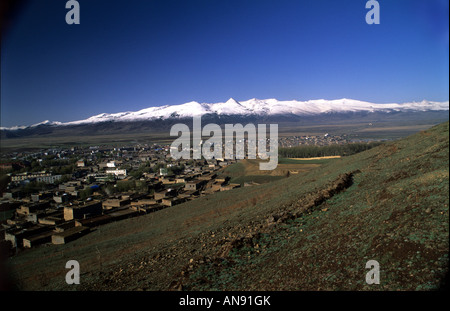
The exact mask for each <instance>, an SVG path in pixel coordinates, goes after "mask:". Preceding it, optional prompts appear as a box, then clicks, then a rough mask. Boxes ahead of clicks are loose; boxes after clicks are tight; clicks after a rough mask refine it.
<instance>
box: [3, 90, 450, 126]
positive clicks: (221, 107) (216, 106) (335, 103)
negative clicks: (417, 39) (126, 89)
mask: <svg viewBox="0 0 450 311" xmlns="http://www.w3.org/2000/svg"><path fill="white" fill-rule="evenodd" d="M448 110H449V101H444V102H438V101H428V100H422V101H420V102H415V101H414V102H407V103H401V104H399V103H384V104H379V103H371V102H366V101H360V100H354V99H347V98H342V99H335V100H325V99H317V100H308V101H297V100H288V101H281V100H277V99H274V98H270V99H262V100H260V99H257V98H252V99H249V100H246V101H237V100H235V99H234V98H230V99H228V100H227V101H226V102H217V103H199V102H197V101H190V102H187V103H184V104H179V105H164V106H157V107H148V108H144V109H140V110H138V111H125V112H118V113H101V114H98V115H94V116H91V117H89V118H87V119H82V120H76V121H69V122H59V121H49V120H45V121H43V122H39V123H36V124H33V125H29V126H13V127H0V130H2V131H17V130H25V129H32V128H36V127H39V126H76V125H89V124H97V123H102V122H136V121H155V120H169V119H183V118H192V117H195V116H204V115H215V116H219V117H220V116H248V117H276V116H295V117H306V116H317V115H321V114H330V113H374V112H385V113H390V112H427V111H448Z"/></svg>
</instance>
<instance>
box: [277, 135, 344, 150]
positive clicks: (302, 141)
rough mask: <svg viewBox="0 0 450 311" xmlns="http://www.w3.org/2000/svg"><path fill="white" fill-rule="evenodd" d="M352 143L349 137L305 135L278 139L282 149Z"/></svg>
mask: <svg viewBox="0 0 450 311" xmlns="http://www.w3.org/2000/svg"><path fill="white" fill-rule="evenodd" d="M351 142H352V141H351V140H350V139H349V138H348V136H347V135H345V134H343V135H330V134H328V133H327V134H324V135H304V136H286V137H280V138H279V139H278V146H279V147H280V148H290V147H297V146H327V145H335V144H348V143H351Z"/></svg>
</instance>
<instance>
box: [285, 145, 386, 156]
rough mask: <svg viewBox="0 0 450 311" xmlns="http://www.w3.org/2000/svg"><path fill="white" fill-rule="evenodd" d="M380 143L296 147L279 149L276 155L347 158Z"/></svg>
mask: <svg viewBox="0 0 450 311" xmlns="http://www.w3.org/2000/svg"><path fill="white" fill-rule="evenodd" d="M381 144H382V143H381V142H371V143H350V144H342V145H327V146H298V147H290V148H279V149H278V155H279V157H282V158H315V157H329V156H348V155H352V154H355V153H358V152H361V151H365V150H369V149H371V148H373V147H376V146H379V145H381Z"/></svg>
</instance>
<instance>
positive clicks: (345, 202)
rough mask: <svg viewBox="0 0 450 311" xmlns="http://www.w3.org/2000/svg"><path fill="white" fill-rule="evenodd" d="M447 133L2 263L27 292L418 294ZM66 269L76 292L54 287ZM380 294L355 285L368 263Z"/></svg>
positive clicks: (430, 266)
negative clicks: (75, 280) (76, 272)
mask: <svg viewBox="0 0 450 311" xmlns="http://www.w3.org/2000/svg"><path fill="white" fill-rule="evenodd" d="M448 127H449V123H448V122H446V123H443V124H440V125H438V126H435V127H433V128H431V129H429V130H426V131H421V132H419V133H417V134H415V135H413V136H410V137H408V138H406V139H402V140H398V141H395V142H389V143H386V144H383V145H381V146H379V147H376V148H373V149H371V150H368V151H365V152H362V153H359V154H356V155H353V156H349V157H343V158H339V159H336V160H333V161H330V162H329V163H327V164H324V165H322V166H321V167H318V168H315V169H312V170H310V171H308V172H305V173H302V174H298V175H292V176H290V177H289V178H284V179H280V180H277V181H273V182H271V183H267V184H262V185H259V186H253V187H245V188H239V189H235V190H231V191H226V192H220V193H216V194H213V195H210V196H207V197H203V198H200V199H198V200H195V201H191V202H187V203H184V204H180V205H176V206H174V207H171V208H168V209H164V210H161V211H158V212H156V213H152V214H148V215H145V216H141V217H137V218H132V219H128V220H123V221H120V222H116V223H111V224H108V225H105V226H101V227H99V228H98V229H97V230H96V231H95V232H92V233H91V234H89V235H86V236H84V237H82V238H80V239H78V240H76V241H74V242H71V243H68V244H66V245H62V246H55V245H48V246H42V247H38V248H35V249H30V250H27V251H24V252H22V253H20V254H18V255H17V256H15V257H13V258H12V259H11V262H10V268H11V271H12V273H13V274H12V275H13V276H14V280H15V281H16V282H17V286H18V287H19V288H21V289H30V290H53V289H59V290H73V289H77V290H140V289H142V290H180V289H181V290H430V289H437V288H439V286H440V285H441V281H442V278H443V276H444V275H445V274H446V273H447V270H448V251H449V209H448V205H449V196H448V191H449V163H448V161H449V160H448V157H449V129H448ZM72 259H75V260H78V261H79V263H80V266H81V284H80V285H67V284H66V283H65V274H66V272H67V271H68V270H67V269H65V263H66V262H67V261H68V260H72ZM372 259H373V260H377V261H378V262H379V263H380V269H381V277H380V278H381V280H380V281H381V284H380V285H367V284H366V282H365V276H366V273H367V272H368V270H367V269H366V268H365V264H366V262H367V261H368V260H372Z"/></svg>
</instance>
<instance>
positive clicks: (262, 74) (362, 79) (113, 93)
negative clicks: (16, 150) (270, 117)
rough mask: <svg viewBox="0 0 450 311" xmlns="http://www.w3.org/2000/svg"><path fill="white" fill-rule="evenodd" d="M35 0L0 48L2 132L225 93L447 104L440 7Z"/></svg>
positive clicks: (384, 1)
mask: <svg viewBox="0 0 450 311" xmlns="http://www.w3.org/2000/svg"><path fill="white" fill-rule="evenodd" d="M65 3H66V1H65V0H35V1H29V3H28V5H27V6H26V7H25V8H24V9H23V10H22V11H21V12H20V14H18V15H17V18H16V19H15V21H14V23H13V25H12V27H11V30H10V31H9V32H8V33H7V36H6V37H4V38H3V42H2V48H1V126H13V125H30V124H33V123H37V122H41V121H43V120H47V119H48V120H51V121H73V120H79V119H84V118H87V117H89V116H92V115H95V114H99V113H102V112H108V113H113V112H120V111H129V110H131V111H133V110H139V109H142V108H146V107H150V106H160V105H168V104H169V105H171V104H182V103H185V102H188V101H192V100H195V101H198V102H219V101H226V100H227V99H228V98H230V97H233V98H235V99H237V100H247V99H250V98H254V97H256V98H260V99H265V98H277V99H280V100H289V99H298V100H309V99H320V98H325V99H337V98H344V97H345V98H352V99H359V100H367V101H372V102H377V103H384V102H407V101H420V100H422V99H428V100H435V101H444V100H448V99H449V88H448V83H449V63H448V58H449V40H448V36H449V34H448V29H449V21H448V10H449V9H448V0H436V1H433V0H417V1H415V0H395V1H393V0H379V3H380V9H381V23H380V24H379V25H367V24H366V22H365V15H366V12H367V11H368V10H367V9H366V8H365V3H366V0H339V1H338V0H332V1H325V0H310V1H300V0H294V1H284V0H272V1H266V0H236V1H234V0H227V1H224V0H220V1H219V0H203V1H196V0H183V1H170V0H160V1H152V0H139V1H138V0H131V1H119V0H95V1H94V0H79V3H80V9H81V10H80V11H81V12H80V13H81V19H80V21H81V23H80V25H67V24H66V22H65V15H66V12H67V11H68V10H67V9H66V8H65Z"/></svg>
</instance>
